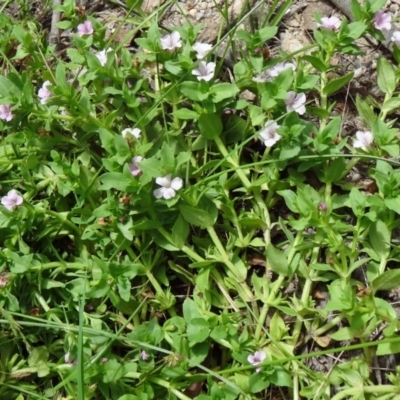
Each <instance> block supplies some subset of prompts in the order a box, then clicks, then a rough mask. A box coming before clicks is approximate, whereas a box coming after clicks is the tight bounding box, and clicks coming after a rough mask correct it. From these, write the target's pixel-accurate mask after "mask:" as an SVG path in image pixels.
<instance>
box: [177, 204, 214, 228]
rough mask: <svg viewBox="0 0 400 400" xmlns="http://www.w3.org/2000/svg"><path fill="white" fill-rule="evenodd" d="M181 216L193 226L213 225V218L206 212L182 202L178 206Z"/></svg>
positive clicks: (208, 226) (205, 226)
mask: <svg viewBox="0 0 400 400" xmlns="http://www.w3.org/2000/svg"><path fill="white" fill-rule="evenodd" d="M179 209H180V211H181V214H182V216H183V218H184V219H185V220H186V221H187V222H189V224H192V225H194V226H199V227H201V228H211V227H212V226H213V225H214V222H215V221H214V218H213V217H212V215H210V214H209V213H208V212H206V211H204V210H200V209H198V208H194V207H190V206H188V205H185V204H182V205H180V206H179Z"/></svg>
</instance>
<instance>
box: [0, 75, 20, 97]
mask: <svg viewBox="0 0 400 400" xmlns="http://www.w3.org/2000/svg"><path fill="white" fill-rule="evenodd" d="M11 95H13V96H15V97H16V98H19V96H20V95H21V90H19V89H18V87H17V86H16V85H14V83H12V82H11V81H10V80H9V79H7V78H6V77H5V76H2V75H0V98H2V97H9V96H11Z"/></svg>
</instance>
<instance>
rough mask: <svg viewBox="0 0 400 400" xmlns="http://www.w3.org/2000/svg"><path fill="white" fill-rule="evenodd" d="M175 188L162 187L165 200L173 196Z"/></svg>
mask: <svg viewBox="0 0 400 400" xmlns="http://www.w3.org/2000/svg"><path fill="white" fill-rule="evenodd" d="M175 194H176V193H175V190H174V189H172V188H164V192H163V197H164V199H165V200H169V199H172V198H173V197H175Z"/></svg>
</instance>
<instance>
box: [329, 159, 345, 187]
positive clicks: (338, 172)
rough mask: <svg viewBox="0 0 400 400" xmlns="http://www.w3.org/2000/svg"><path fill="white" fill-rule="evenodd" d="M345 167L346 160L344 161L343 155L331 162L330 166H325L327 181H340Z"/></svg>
mask: <svg viewBox="0 0 400 400" xmlns="http://www.w3.org/2000/svg"><path fill="white" fill-rule="evenodd" d="M345 168H346V162H345V161H344V158H343V157H338V158H337V159H336V160H334V161H333V162H331V163H330V164H329V166H327V167H326V168H325V177H324V181H325V183H333V182H336V181H338V180H339V179H340V178H341V176H342V174H343V171H345Z"/></svg>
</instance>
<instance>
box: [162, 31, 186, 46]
mask: <svg viewBox="0 0 400 400" xmlns="http://www.w3.org/2000/svg"><path fill="white" fill-rule="evenodd" d="M160 43H161V48H162V49H163V50H175V49H179V48H181V47H182V41H181V35H180V33H179V32H177V31H174V32H172V33H171V34H169V35H165V36H164V37H162V38H161V39H160Z"/></svg>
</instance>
